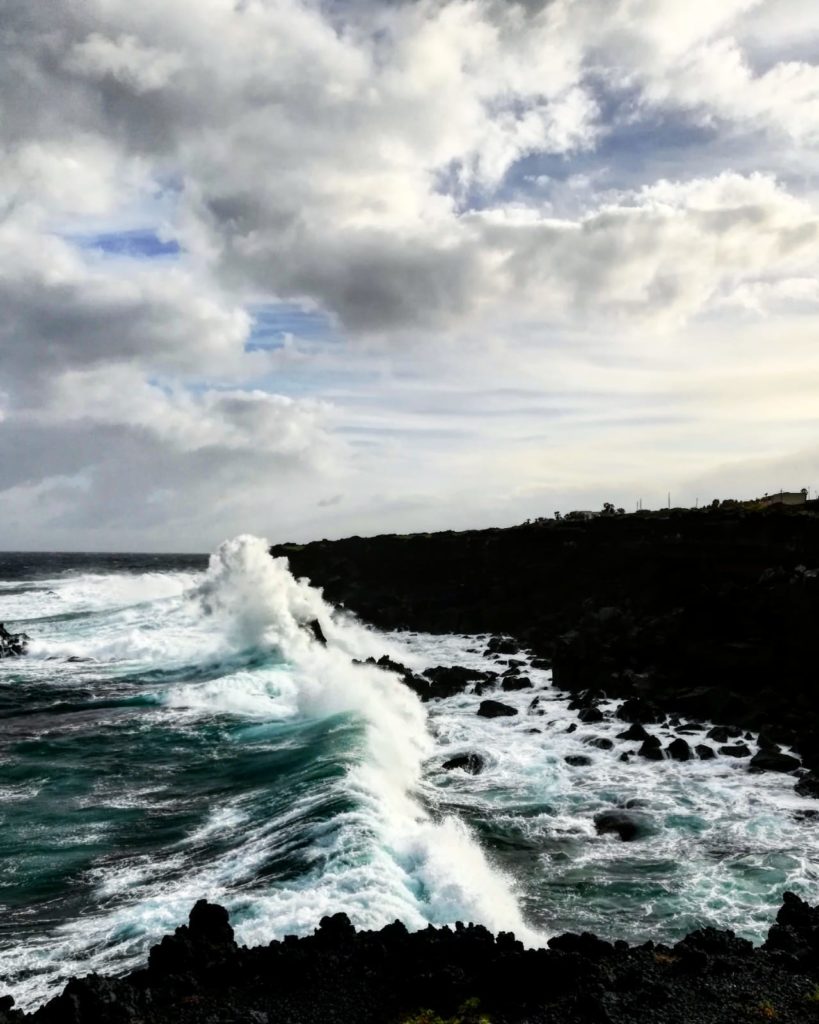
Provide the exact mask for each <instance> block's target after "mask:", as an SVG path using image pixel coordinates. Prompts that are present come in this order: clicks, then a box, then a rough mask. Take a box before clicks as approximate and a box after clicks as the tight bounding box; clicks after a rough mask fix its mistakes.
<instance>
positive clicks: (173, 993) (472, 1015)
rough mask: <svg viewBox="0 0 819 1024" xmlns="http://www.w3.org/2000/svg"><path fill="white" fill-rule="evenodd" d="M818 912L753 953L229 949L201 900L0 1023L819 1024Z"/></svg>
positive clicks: (483, 933)
mask: <svg viewBox="0 0 819 1024" xmlns="http://www.w3.org/2000/svg"><path fill="white" fill-rule="evenodd" d="M817 982H819V907H810V906H809V905H808V904H807V903H804V902H803V901H802V900H800V899H799V898H798V897H797V896H794V895H792V894H785V897H784V902H783V905H782V907H781V908H780V910H779V913H778V915H777V919H776V921H775V922H774V924H773V925H772V927H771V929H770V931H769V934H768V939H767V941H766V942H765V943H764V944H763V945H762V946H757V947H755V946H752V945H751V943H750V942H748V941H746V940H744V939H740V938H737V937H735V936H734V934H733V932H730V931H716V930H715V929H713V928H705V929H701V930H699V931H695V932H692V933H691V934H689V935H688V936H686V938H684V939H682V940H681V941H680V942H678V943H676V944H675V945H674V946H665V945H662V944H655V943H653V942H647V943H643V944H642V945H639V946H629V945H628V943H625V942H622V941H618V942H614V943H610V942H606V941H603V940H601V939H598V938H596V937H595V936H594V935H591V934H589V933H584V934H581V935H575V934H572V933H567V934H564V935H561V936H556V937H554V938H552V939H550V940H549V942H548V948H544V949H524V947H523V944H522V943H520V942H518V941H517V940H516V939H515V937H514V936H513V935H512V934H511V933H503V932H501V933H500V934H498V935H497V936H494V935H492V933H491V932H489V931H488V930H487V929H486V928H483V927H482V926H474V925H466V926H464V925H462V924H460V923H458V924H456V925H455V926H454V927H440V928H434V927H432V926H430V927H428V928H426V929H424V930H422V931H418V932H414V933H409V932H408V931H407V929H406V928H405V927H404V926H403V925H402V924H400V923H398V922H395V923H394V924H391V925H387V926H386V927H384V928H382V929H381V930H380V931H373V932H364V931H361V932H357V931H356V930H355V929H354V928H353V926H352V925H351V924H350V922H349V920H348V919H347V917H346V916H345V915H343V914H335V915H333V916H332V917H325V918H323V919H322V921H321V922H320V924H319V926H318V928H317V929H316V931H315V932H314V934H313V935H311V936H307V937H304V938H295V937H293V936H290V937H286V938H285V939H284V940H283V941H281V942H275V941H274V942H271V943H270V944H269V945H268V946H258V947H254V948H246V947H238V946H237V945H236V943H235V941H234V938H233V929H232V928H231V926H230V923H229V918H228V913H227V911H226V910H225V909H224V908H223V907H220V906H218V905H215V904H209V903H207V902H206V901H205V900H200V901H199V902H198V903H197V904H196V905H195V906H194V908H193V910H192V911H191V914H190V918H189V922H188V924H187V925H183V926H181V927H180V928H177V929H176V931H175V933H174V934H173V935H166V936H165V937H164V938H163V939H162V940H161V942H159V943H158V944H157V945H155V946H154V947H153V948H152V949H151V952H150V955H149V958H148V964H147V966H146V967H145V968H142V969H140V970H137V971H134V972H132V973H131V974H129V975H126V976H125V977H122V978H110V977H103V976H100V975H89V976H87V977H85V978H80V979H78V978H74V979H72V980H71V981H69V983H68V984H67V985H66V987H65V989H64V991H63V993H62V994H61V995H59V996H57V997H55V998H54V999H52V1000H51V1001H49V1002H48V1003H46V1004H45V1005H44V1006H42V1007H41V1008H40V1009H38V1010H36V1011H35V1012H33V1013H31V1014H23V1013H20V1012H18V1011H15V1010H14V1009H12V1007H11V1005H10V1002H9V1000H8V998H7V997H6V998H4V999H0V1024H126V1022H130V1024H137V1022H140V1024H164V1022H168V1024H170V1022H172V1021H173V1022H178V1024H206V1022H211V1024H216V1022H218V1024H240V1022H243V1024H244V1022H251V1024H276V1022H279V1021H287V1022H288V1024H314V1022H316V1024H317V1022H319V1021H321V1022H326V1024H333V1022H336V1021H337V1022H339V1024H340V1022H342V1021H344V1022H347V1024H352V1022H355V1024H438V1022H442V1024H558V1022H560V1024H586V1022H597V1024H607V1022H608V1024H628V1022H631V1021H636V1020H640V1021H647V1022H650V1021H657V1022H659V1021H662V1022H664V1024H678V1022H679V1024H694V1022H699V1024H728V1022H731V1024H743V1022H748V1024H752V1022H758V1021H764V1020H776V1021H780V1022H783V1024H802V1022H809V1021H815V1020H816V1019H817V1016H819V984H817Z"/></svg>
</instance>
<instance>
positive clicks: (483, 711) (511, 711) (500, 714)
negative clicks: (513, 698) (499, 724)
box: [478, 700, 518, 718]
mask: <svg viewBox="0 0 819 1024" xmlns="http://www.w3.org/2000/svg"><path fill="white" fill-rule="evenodd" d="M517 713H518V712H517V708H510V707H509V705H508V704H501V702H500V701H499V700H482V701H481V706H480V707H479V708H478V714H479V715H480V716H481V718H507V717H511V716H512V715H516V714H517Z"/></svg>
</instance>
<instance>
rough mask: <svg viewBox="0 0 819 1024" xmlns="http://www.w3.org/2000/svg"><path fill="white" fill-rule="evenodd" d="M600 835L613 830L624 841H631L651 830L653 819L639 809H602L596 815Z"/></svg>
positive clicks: (595, 819) (596, 827)
mask: <svg viewBox="0 0 819 1024" xmlns="http://www.w3.org/2000/svg"><path fill="white" fill-rule="evenodd" d="M594 827H595V829H596V830H597V833H598V835H601V836H602V835H606V834H607V833H610V832H613V833H615V834H616V835H618V836H620V838H621V839H622V840H623V842H624V843H630V842H632V841H633V840H635V839H639V838H640V837H641V836H644V835H647V834H648V833H649V832H650V831H651V819H650V818H648V816H647V815H645V814H640V813H639V812H637V811H620V810H618V811H602V812H601V813H600V814H595V816H594Z"/></svg>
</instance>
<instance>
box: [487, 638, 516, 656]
mask: <svg viewBox="0 0 819 1024" xmlns="http://www.w3.org/2000/svg"><path fill="white" fill-rule="evenodd" d="M518 651H519V645H518V644H517V643H516V642H515V641H514V640H513V639H512V638H511V637H510V636H493V637H492V639H491V640H490V641H489V643H488V644H487V645H486V650H485V651H484V654H517V653H518Z"/></svg>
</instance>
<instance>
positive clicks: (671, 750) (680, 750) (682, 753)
mask: <svg viewBox="0 0 819 1024" xmlns="http://www.w3.org/2000/svg"><path fill="white" fill-rule="evenodd" d="M665 750H666V753H667V754H668V756H669V757H671V758H673V759H674V760H675V761H689V760H690V759H691V757H692V754H691V747H689V745H688V744H687V743H686V742H685V740H684V739H682V737H680V736H678V737H677V739H675V740H672V741H671V742H670V743H669V744H668V746H667V747H666V748H665Z"/></svg>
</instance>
